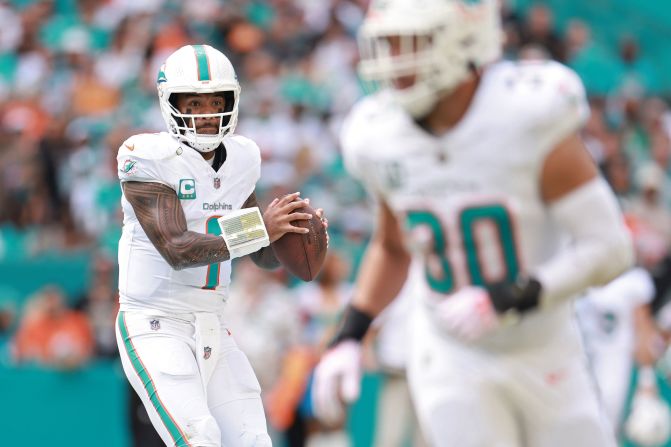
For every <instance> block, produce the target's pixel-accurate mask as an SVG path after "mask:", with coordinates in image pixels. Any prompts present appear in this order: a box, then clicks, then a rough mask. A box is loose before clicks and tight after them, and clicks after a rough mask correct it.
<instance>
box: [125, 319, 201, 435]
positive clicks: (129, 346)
mask: <svg viewBox="0 0 671 447" xmlns="http://www.w3.org/2000/svg"><path fill="white" fill-rule="evenodd" d="M117 324H118V325H119V331H120V332H121V337H122V338H123V344H124V347H125V348H126V353H127V354H128V357H129V358H130V362H131V364H132V365H133V369H134V370H135V373H136V374H137V375H138V377H139V378H140V380H141V381H142V384H143V385H144V389H145V390H146V391H147V394H148V395H149V400H151V403H152V405H153V406H154V408H155V409H156V412H157V413H158V415H159V416H160V417H161V421H162V422H163V424H164V425H165V427H166V428H167V429H168V433H170V436H171V437H172V439H173V441H175V446H177V447H191V444H189V442H188V441H187V439H186V435H185V434H184V432H183V431H182V430H181V429H180V428H179V426H177V423H176V422H175V420H174V419H173V418H172V416H171V415H170V413H169V412H168V410H167V409H166V408H165V406H163V402H161V398H160V397H159V396H158V392H157V391H156V386H155V385H154V381H153V380H152V378H151V376H150V375H149V373H148V372H147V368H145V366H144V363H142V360H140V356H139V355H138V353H137V351H136V350H135V346H133V342H132V340H131V339H130V336H129V335H128V327H127V326H126V320H125V317H124V313H123V312H119V317H118V318H117Z"/></svg>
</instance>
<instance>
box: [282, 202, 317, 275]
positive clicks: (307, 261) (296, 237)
mask: <svg viewBox="0 0 671 447" xmlns="http://www.w3.org/2000/svg"><path fill="white" fill-rule="evenodd" d="M294 213H309V214H311V215H312V218H311V219H309V220H295V221H293V222H292V225H295V226H298V227H303V228H309V229H310V232H309V233H307V234H299V233H286V234H285V235H284V236H282V237H281V238H279V239H278V240H276V241H275V242H273V243H272V244H271V246H272V247H273V251H274V252H275V256H276V257H277V259H278V260H279V261H280V262H281V263H282V265H283V266H284V268H285V269H287V270H288V271H289V273H291V274H292V275H295V276H297V277H299V278H300V279H302V280H303V281H312V280H313V279H315V277H316V276H317V274H318V273H319V271H320V270H321V268H322V265H323V264H324V258H325V257H326V250H327V248H326V228H325V227H324V224H323V223H322V221H321V219H320V218H319V217H318V216H317V213H316V212H315V210H314V209H312V208H311V207H309V206H307V207H302V208H298V209H297V210H294Z"/></svg>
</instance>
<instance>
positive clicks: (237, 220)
mask: <svg viewBox="0 0 671 447" xmlns="http://www.w3.org/2000/svg"><path fill="white" fill-rule="evenodd" d="M217 221H218V222H219V227H220V228H221V237H223V238H224V241H226V246H227V247H228V252H229V253H230V256H231V257H230V259H235V258H239V257H241V256H245V255H248V254H250V253H254V252H255V251H258V250H260V249H261V248H263V247H267V246H268V245H270V238H269V237H268V232H267V231H266V226H265V225H264V223H263V217H261V211H260V210H259V207H257V206H255V207H253V208H243V209H240V210H236V211H233V212H230V213H228V214H226V215H225V216H222V217H220V218H219V219H217Z"/></svg>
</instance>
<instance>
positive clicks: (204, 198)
mask: <svg viewBox="0 0 671 447" xmlns="http://www.w3.org/2000/svg"><path fill="white" fill-rule="evenodd" d="M224 146H225V147H226V161H225V162H224V164H223V165H222V166H221V167H220V168H219V170H218V171H216V172H215V171H214V169H213V168H212V167H211V166H210V164H209V163H208V161H207V160H205V159H204V158H203V157H202V155H201V154H200V153H199V152H197V151H196V150H194V149H192V148H190V147H188V146H186V145H184V144H182V143H180V142H179V141H177V140H175V139H174V138H172V137H171V136H170V135H169V134H168V133H165V132H163V133H158V134H140V135H135V136H133V137H131V138H129V139H128V140H126V141H125V142H124V143H123V145H121V147H120V148H119V153H118V155H117V162H118V168H119V169H118V172H119V179H120V180H121V182H126V181H137V182H156V183H162V184H164V185H166V186H169V187H170V188H172V189H174V190H175V192H176V193H177V195H178V197H179V198H180V202H181V205H182V209H183V210H184V215H185V216H186V223H187V228H188V230H189V231H195V232H198V233H210V234H216V235H219V234H220V233H221V230H220V228H219V224H218V222H217V218H218V217H221V216H223V215H225V214H227V213H230V212H231V211H234V210H238V209H240V208H242V205H243V204H244V203H245V201H246V200H247V199H248V198H249V196H250V195H251V194H252V192H253V191H254V188H255V185H256V181H257V180H258V179H259V175H260V166H261V156H260V152H259V148H258V146H257V145H256V144H255V143H254V142H253V141H251V140H249V139H247V138H245V137H242V136H239V135H229V136H227V137H226V138H225V139H224ZM121 205H122V208H123V213H124V220H123V232H122V235H121V240H120V242H119V295H120V303H121V310H137V309H145V308H151V309H158V310H163V311H167V312H173V313H175V312H176V313H186V312H218V311H220V310H221V309H222V308H223V305H224V302H225V301H226V299H227V296H228V286H229V283H230V273H231V262H230V261H226V262H222V263H215V264H211V265H209V266H204V267H195V268H186V269H183V270H174V269H173V268H172V267H170V265H169V264H168V263H167V262H166V261H165V260H164V259H163V257H162V256H161V255H160V254H159V252H158V250H156V248H155V247H154V245H153V244H152V243H151V241H150V240H149V238H148V237H147V235H146V234H145V232H144V230H143V229H142V227H141V226H140V223H139V222H138V219H137V217H136V215H135V212H134V210H133V207H132V206H131V205H130V203H129V202H128V200H126V197H125V196H122V198H121Z"/></svg>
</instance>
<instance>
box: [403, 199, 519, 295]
mask: <svg viewBox="0 0 671 447" xmlns="http://www.w3.org/2000/svg"><path fill="white" fill-rule="evenodd" d="M482 222H490V223H492V224H494V226H495V228H496V230H497V231H496V234H497V242H498V244H499V250H500V253H501V254H502V257H503V267H504V268H505V276H504V277H503V278H501V279H500V280H504V281H510V282H513V281H515V279H516V278H517V274H518V273H519V270H520V263H519V258H518V256H517V249H516V246H515V239H514V235H513V224H512V219H511V217H510V214H509V212H508V210H507V209H506V208H505V207H504V206H503V205H501V204H490V205H480V206H472V207H468V208H464V209H463V210H462V211H461V213H460V214H459V218H458V220H457V229H458V230H459V231H460V232H461V240H462V244H463V245H462V249H463V253H464V255H465V256H464V258H465V261H466V270H467V272H468V274H469V276H470V281H469V283H470V284H472V285H475V286H483V285H485V284H486V283H487V281H486V279H485V273H484V272H485V269H484V268H483V265H482V264H483V259H482V257H481V256H479V254H480V253H481V251H482V250H483V247H482V246H481V244H482V243H483V242H482V241H479V240H478V238H477V237H476V234H475V228H476V224H478V223H482ZM407 225H408V227H409V228H411V229H412V228H414V227H417V226H421V225H425V226H427V227H428V228H429V230H430V231H431V233H432V235H433V245H432V247H431V249H432V250H431V251H432V253H433V254H435V255H436V256H437V258H438V261H439V266H440V272H438V273H440V274H438V275H437V274H436V271H435V270H433V271H432V270H431V269H429V268H428V266H427V268H426V271H425V276H426V280H427V282H428V283H429V286H430V287H431V289H432V290H434V291H436V292H439V293H443V294H445V293H450V292H452V290H453V288H454V271H453V269H452V265H451V264H450V260H449V259H448V256H447V229H446V227H444V226H443V224H442V223H441V221H440V219H439V218H438V216H437V215H435V214H434V213H432V212H430V211H426V210H422V211H410V212H408V215H407Z"/></svg>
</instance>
